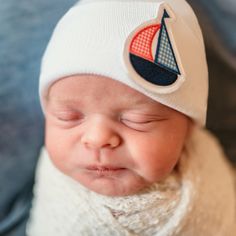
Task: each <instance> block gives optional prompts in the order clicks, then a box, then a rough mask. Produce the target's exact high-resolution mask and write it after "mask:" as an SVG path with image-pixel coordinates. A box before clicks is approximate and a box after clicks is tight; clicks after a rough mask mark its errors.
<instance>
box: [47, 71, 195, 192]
mask: <svg viewBox="0 0 236 236" xmlns="http://www.w3.org/2000/svg"><path fill="white" fill-rule="evenodd" d="M45 113H46V114H45V116H46V142H45V144H46V148H47V150H48V153H49V156H50V158H51V160H52V161H53V163H54V165H55V166H56V167H57V168H58V169H59V170H60V171H62V172H63V173H64V174H66V175H67V176H70V177H71V178H73V179H74V180H76V181H78V182H79V183H81V184H82V185H84V186H85V187H87V188H88V189H90V190H92V191H95V192H97V193H99V194H103V195H108V196H125V195H132V194H135V193H137V192H138V191H140V190H142V189H143V188H145V187H148V186H149V185H151V184H153V183H154V182H157V181H161V180H163V179H164V178H166V177H167V176H168V175H170V173H171V172H172V170H173V169H174V167H175V166H176V164H177V162H178V160H179V158H180V156H181V152H182V150H183V148H184V143H185V140H186V138H187V136H188V133H189V130H190V124H191V122H190V119H189V118H188V117H187V116H185V115H184V114H182V113H180V112H178V111H176V110H174V109H172V108H169V107H167V106H164V105H162V104H160V103H159V102H156V101H154V100H152V99H151V98H149V97H147V96H145V95H144V94H141V93H139V92H138V91H136V90H134V89H132V88H130V87H128V86H127V85H124V84H122V83H120V82H117V81H115V80H112V79H109V78H106V77H103V76H96V75H75V76H71V77H67V78H63V79H60V80H58V81H57V82H55V83H54V84H53V85H52V86H51V87H50V89H49V93H48V97H47V102H46V110H45Z"/></svg>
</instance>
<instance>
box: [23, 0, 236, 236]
mask: <svg viewBox="0 0 236 236" xmlns="http://www.w3.org/2000/svg"><path fill="white" fill-rule="evenodd" d="M207 96H208V72H207V63H206V57H205V50H204V43H203V38H202V34H201V30H200V28H199V25H198V22H197V19H196V17H195V15H194V13H193V11H192V9H191V8H190V6H189V5H188V4H187V3H186V2H185V1H184V0H165V1H158V0H155V1H154V0H124V1H121V0H109V1H108V0H96V1H95V0H82V1H79V2H78V3H77V4H76V5H75V6H74V7H72V8H71V9H70V10H69V12H68V13H67V14H66V15H65V16H64V17H63V18H62V19H61V21H60V22H59V23H58V25H57V27H56V29H55V31H54V33H53V36H52V38H51V40H50V42H49V45H48V47H47V50H46V52H45V55H44V58H43V61H42V68H41V76H40V98H41V104H42V108H43V111H44V114H45V118H46V134H45V148H43V150H42V153H41V155H40V158H39V163H38V168H37V173H36V183H35V189H34V196H35V197H34V201H33V206H32V210H31V217H30V220H29V222H28V227H27V234H28V235H29V236H54V235H57V236H69V235H71V236H74V235H75V236H77V235H82V236H83V235H85V236H87V235H88V236H90V235H91V236H92V235H98V236H100V235H101V236H106V235H109V236H110V235H117V236H118V235H120V236H123V235H127V236H128V235H140V236H150V235H158V236H161V235H181V236H184V235H186V236H195V235H203V236H211V235H214V236H215V235H219V236H231V235H235V232H236V231H235V230H236V218H235V210H236V209H235V204H236V198H235V190H234V173H233V171H232V169H231V167H230V165H229V164H228V162H227V161H226V159H225V157H224V154H223V152H222V150H221V148H220V147H219V145H218V143H217V141H216V140H215V138H214V137H213V136H211V135H210V134H209V133H208V132H207V131H206V130H205V129H204V125H205V120H206V107H207Z"/></svg>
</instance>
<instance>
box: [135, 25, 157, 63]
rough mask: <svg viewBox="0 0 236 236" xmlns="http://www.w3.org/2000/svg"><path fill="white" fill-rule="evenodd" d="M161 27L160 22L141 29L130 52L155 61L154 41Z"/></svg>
mask: <svg viewBox="0 0 236 236" xmlns="http://www.w3.org/2000/svg"><path fill="white" fill-rule="evenodd" d="M160 27H161V25H160V24H156V25H149V26H147V27H145V28H144V29H142V30H141V31H139V32H138V33H137V34H136V35H135V36H134V37H133V40H132V42H131V44H130V53H132V54H134V55H136V56H139V57H141V58H143V59H146V60H149V61H152V62H153V61H154V58H153V55H152V43H153V39H154V37H155V35H156V33H157V31H158V30H159V29H160Z"/></svg>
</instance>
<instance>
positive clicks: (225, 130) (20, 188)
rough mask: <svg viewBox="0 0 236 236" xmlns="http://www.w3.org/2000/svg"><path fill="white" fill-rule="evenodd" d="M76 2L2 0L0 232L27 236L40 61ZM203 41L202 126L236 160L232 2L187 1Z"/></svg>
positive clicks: (39, 121)
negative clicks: (205, 96) (206, 85)
mask: <svg viewBox="0 0 236 236" xmlns="http://www.w3.org/2000/svg"><path fill="white" fill-rule="evenodd" d="M75 2H76V1H75V0H50V1H47V0H40V1H36V0H21V1H20V3H19V1H16V0H8V1H3V0H0V236H24V235H25V233H24V231H25V223H26V220H27V217H28V212H29V207H30V204H31V198H32V186H33V181H34V169H35V165H36V162H37V157H38V155H39V151H40V147H41V146H42V145H43V135H44V128H43V125H44V123H43V116H42V113H41V110H40V106H39V100H38V75H39V68H40V59H41V56H42V54H43V51H44V50H45V47H46V45H47V42H48V39H49V37H50V35H51V33H52V30H53V28H54V26H55V24H56V22H57V21H58V19H59V18H60V17H61V16H62V15H63V14H64V13H65V12H66V11H67V9H68V8H69V7H70V6H71V5H73V4H74V3H75ZM188 2H189V3H190V4H191V5H192V7H193V8H194V10H195V12H196V14H197V16H198V18H199V22H200V25H201V27H202V29H203V33H204V38H205V41H206V49H207V57H208V63H209V74H210V95H209V110H208V121H207V127H208V128H209V129H210V130H211V131H212V132H213V133H215V134H216V135H217V137H218V138H219V140H220V142H221V143H222V145H223V146H224V148H225V151H226V153H227V156H228V157H229V159H230V161H231V162H232V163H233V164H236V31H235V30H234V29H235V25H236V1H235V0H224V1H222V0H209V1H205V0H189V1H188Z"/></svg>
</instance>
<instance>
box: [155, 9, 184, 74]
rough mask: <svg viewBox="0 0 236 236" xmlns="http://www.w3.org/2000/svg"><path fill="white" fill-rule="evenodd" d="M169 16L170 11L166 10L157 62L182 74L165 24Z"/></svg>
mask: <svg viewBox="0 0 236 236" xmlns="http://www.w3.org/2000/svg"><path fill="white" fill-rule="evenodd" d="M168 17H169V15H168V13H167V12H166V11H164V14H163V17H162V23H161V29H160V35H159V39H158V44H157V50H156V56H155V63H156V64H158V65H160V66H161V67H163V68H164V69H167V70H169V71H171V72H173V73H176V74H180V71H179V67H178V65H177V62H176V58H175V54H174V51H173V48H172V45H171V42H170V38H169V35H168V31H167V28H166V24H165V18H168Z"/></svg>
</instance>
